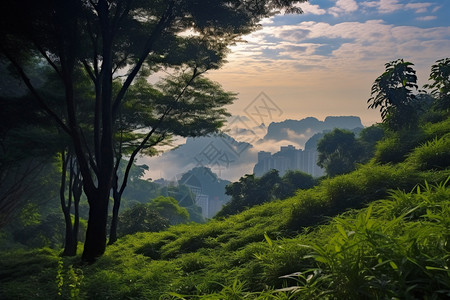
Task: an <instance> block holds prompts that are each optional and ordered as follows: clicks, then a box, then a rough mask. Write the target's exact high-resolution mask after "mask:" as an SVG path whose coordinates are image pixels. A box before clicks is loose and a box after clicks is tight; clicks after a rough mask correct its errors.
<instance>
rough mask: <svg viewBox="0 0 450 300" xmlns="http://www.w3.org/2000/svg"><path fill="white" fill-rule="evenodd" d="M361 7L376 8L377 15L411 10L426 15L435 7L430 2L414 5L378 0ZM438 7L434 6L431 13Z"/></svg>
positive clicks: (363, 3) (393, 0)
mask: <svg viewBox="0 0 450 300" xmlns="http://www.w3.org/2000/svg"><path fill="white" fill-rule="evenodd" d="M361 5H362V6H364V7H368V8H376V9H377V10H378V12H379V13H382V14H388V13H394V12H396V11H398V10H413V11H414V12H415V13H416V14H420V13H426V12H428V9H429V8H431V7H433V6H435V5H436V4H435V3H432V2H416V3H407V4H402V3H399V0H379V1H364V2H362V3H361ZM439 8H440V7H439V6H435V7H433V8H432V12H436V11H437V10H438V9H439Z"/></svg>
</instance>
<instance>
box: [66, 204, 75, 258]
mask: <svg viewBox="0 0 450 300" xmlns="http://www.w3.org/2000/svg"><path fill="white" fill-rule="evenodd" d="M64 221H65V222H66V237H65V241H64V251H63V254H62V255H63V256H75V255H76V254H77V253H76V243H77V240H76V238H77V237H74V236H73V231H72V219H71V218H70V211H64ZM74 246H75V252H74V251H73V249H74Z"/></svg>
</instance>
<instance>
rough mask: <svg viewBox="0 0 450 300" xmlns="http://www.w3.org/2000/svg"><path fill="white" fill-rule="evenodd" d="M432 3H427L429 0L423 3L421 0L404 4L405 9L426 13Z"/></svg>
mask: <svg viewBox="0 0 450 300" xmlns="http://www.w3.org/2000/svg"><path fill="white" fill-rule="evenodd" d="M432 5H433V4H432V3H429V2H428V3H425V2H422V3H408V4H406V5H405V8H406V9H412V10H414V11H415V12H416V13H417V14H419V13H426V12H427V11H428V8H429V7H430V6H432Z"/></svg>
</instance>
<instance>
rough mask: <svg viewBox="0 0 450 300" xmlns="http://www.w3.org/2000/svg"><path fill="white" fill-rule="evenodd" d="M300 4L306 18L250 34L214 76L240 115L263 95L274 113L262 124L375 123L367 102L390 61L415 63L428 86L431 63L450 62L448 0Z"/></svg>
mask: <svg viewBox="0 0 450 300" xmlns="http://www.w3.org/2000/svg"><path fill="white" fill-rule="evenodd" d="M298 6H299V7H300V8H301V9H302V10H303V12H304V13H303V14H300V15H285V14H280V15H276V16H274V17H271V18H268V19H265V20H263V21H262V22H261V23H262V28H261V29H260V30H258V31H256V32H253V33H252V34H250V35H248V36H244V40H246V43H239V44H237V45H234V46H232V47H231V48H230V50H231V53H230V54H229V55H228V58H227V60H228V62H227V63H226V64H225V65H224V66H223V67H222V68H221V69H219V70H216V71H212V72H210V73H209V75H208V76H209V77H210V78H211V79H213V80H215V81H217V82H219V83H220V84H221V85H222V86H223V87H224V88H225V89H227V90H229V91H234V92H237V93H238V100H236V101H235V103H234V104H233V105H231V106H230V107H229V110H230V112H231V113H232V114H233V115H242V116H248V117H251V115H252V114H251V113H249V111H248V109H249V107H250V106H252V105H253V104H254V103H258V102H261V100H260V99H259V98H258V97H259V96H260V95H261V93H264V94H263V95H264V96H265V97H267V98H268V100H267V101H270V103H271V106H272V107H273V108H274V109H273V110H272V112H273V113H272V114H266V117H265V118H259V119H258V122H260V121H264V123H270V122H271V121H281V120H284V119H302V118H305V117H308V116H313V117H317V118H318V119H320V120H323V119H324V118H325V117H326V116H339V115H354V116H359V117H361V119H362V122H363V124H364V125H366V126H368V125H371V124H373V123H376V122H379V121H380V114H379V111H377V110H368V109H367V100H368V99H369V97H370V88H371V86H372V83H373V82H374V81H375V79H376V78H377V77H378V76H379V75H381V74H382V73H383V71H384V65H385V64H386V63H387V62H390V61H393V60H396V59H398V58H403V59H405V60H407V61H410V62H412V63H414V68H415V70H416V71H417V75H418V79H419V86H422V85H423V84H425V83H426V82H427V80H428V77H429V73H430V68H431V65H432V64H433V63H434V62H435V61H436V60H438V59H441V58H445V57H450V1H449V0H429V1H427V0H410V1H407V0H310V1H309V2H307V3H302V4H299V5H298ZM252 103H253V104H252ZM255 122H256V120H255ZM253 125H255V124H253ZM266 125H268V124H266Z"/></svg>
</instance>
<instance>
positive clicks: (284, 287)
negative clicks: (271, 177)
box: [0, 119, 450, 299]
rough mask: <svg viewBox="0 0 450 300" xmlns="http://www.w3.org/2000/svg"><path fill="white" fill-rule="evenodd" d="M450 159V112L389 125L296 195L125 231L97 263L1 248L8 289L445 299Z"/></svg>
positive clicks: (89, 294) (34, 293) (22, 293)
mask: <svg viewBox="0 0 450 300" xmlns="http://www.w3.org/2000/svg"><path fill="white" fill-rule="evenodd" d="M413 137H414V138H413ZM449 166H450V119H447V120H446V121H443V122H440V123H435V124H427V125H424V126H423V127H422V128H421V129H420V130H417V131H415V132H414V133H411V132H410V133H408V134H405V133H395V134H392V135H390V136H388V137H387V138H386V139H385V140H384V141H382V142H381V143H379V145H378V147H377V150H376V153H375V157H374V159H373V160H372V161H371V162H370V163H368V164H366V165H362V166H360V167H359V168H358V169H357V170H356V171H354V172H352V173H350V174H346V175H342V176H337V177H334V178H330V179H325V180H323V181H322V182H321V183H320V184H319V185H318V186H316V187H314V188H313V189H310V190H306V191H299V192H298V193H297V195H296V196H294V197H292V198H289V199H285V200H277V201H274V202H270V203H267V204H264V205H261V206H257V207H254V208H251V209H249V210H247V211H244V212H243V213H241V214H238V215H235V216H231V217H229V218H227V219H223V220H212V221H210V222H208V223H206V224H189V225H179V226H173V227H171V228H169V230H167V231H163V232H159V233H139V234H135V235H130V236H126V237H124V238H122V239H120V240H119V241H118V242H117V243H116V244H115V245H113V246H109V247H108V248H107V251H106V253H105V255H104V256H103V257H101V258H100V259H99V260H98V261H97V262H96V263H94V264H92V265H80V263H79V261H80V259H79V257H76V258H60V257H59V256H58V253H57V252H56V251H53V250H50V249H37V250H34V251H29V252H25V251H24V252H20V251H16V252H10V253H2V254H1V257H0V286H1V290H0V298H1V299H31V298H33V299H56V298H58V293H60V294H61V296H62V297H63V298H71V297H72V298H75V299H76V298H77V297H79V298H83V299H243V298H244V297H245V298H246V299H361V298H370V299H384V298H400V299H405V298H406V299H424V298H429V299H445V298H447V297H448V296H449V295H450V276H449V275H450V273H449V269H448V262H449V257H450V252H449V251H450V249H449V246H448V240H449V232H450V230H449V229H450V189H449V187H448V184H449V178H450V169H449ZM280 289H281V290H280ZM294 292H295V293H294Z"/></svg>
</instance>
